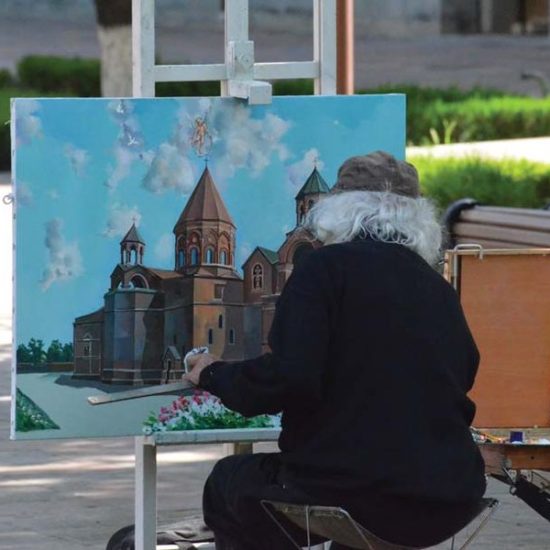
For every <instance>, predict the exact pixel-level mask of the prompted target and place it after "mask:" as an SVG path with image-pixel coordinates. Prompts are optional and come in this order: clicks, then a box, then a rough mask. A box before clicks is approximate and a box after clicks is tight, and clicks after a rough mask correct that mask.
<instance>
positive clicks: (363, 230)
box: [305, 191, 442, 265]
mask: <svg viewBox="0 0 550 550" xmlns="http://www.w3.org/2000/svg"><path fill="white" fill-rule="evenodd" d="M305 226H306V227H307V229H309V231H311V233H313V235H314V236H315V237H316V238H317V239H318V240H320V241H321V242H322V243H323V244H335V243H342V242H347V241H351V240H353V239H354V238H355V237H366V236H368V237H370V238H372V239H374V240H377V241H382V242H387V243H398V244H401V245H403V246H406V247H407V248H410V249H411V250H413V251H414V252H416V253H417V254H419V255H420V256H421V257H422V258H424V260H426V261H427V262H428V263H429V264H430V265H434V264H435V263H436V262H437V260H438V259H439V253H440V249H441V241H442V228H441V226H440V224H439V223H438V221H437V215H436V210H435V207H434V206H433V205H432V203H431V202H429V201H428V200H427V199H424V198H422V197H419V198H412V197H405V196H403V195H397V194H396V193H389V192H387V191H346V192H344V193H337V194H333V195H327V196H325V197H323V198H322V199H321V200H319V202H317V204H315V205H314V206H313V208H312V209H311V210H310V211H309V212H308V215H307V218H306V222H305Z"/></svg>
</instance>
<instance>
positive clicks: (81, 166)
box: [64, 144, 90, 178]
mask: <svg viewBox="0 0 550 550" xmlns="http://www.w3.org/2000/svg"><path fill="white" fill-rule="evenodd" d="M64 153H65V157H66V158H67V160H68V161H69V164H70V165H71V168H72V170H73V172H74V173H75V175H76V176H78V177H79V178H80V177H82V176H83V175H84V171H85V168H86V165H87V164H88V162H89V160H90V155H89V154H88V152H87V151H85V150H84V149H78V148H76V147H75V146H74V145H71V144H68V145H66V146H65V149H64Z"/></svg>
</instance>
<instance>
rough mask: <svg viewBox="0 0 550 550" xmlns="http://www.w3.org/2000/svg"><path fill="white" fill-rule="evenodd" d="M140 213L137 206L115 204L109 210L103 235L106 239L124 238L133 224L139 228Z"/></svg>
mask: <svg viewBox="0 0 550 550" xmlns="http://www.w3.org/2000/svg"><path fill="white" fill-rule="evenodd" d="M140 222H141V213H140V211H139V209H138V207H137V206H128V205H125V204H121V203H118V202H115V203H113V204H112V205H111V207H110V209H109V214H108V217H107V223H106V226H105V229H104V230H103V233H102V234H103V235H104V236H105V237H108V238H110V239H111V238H113V237H124V235H126V233H128V231H129V230H130V227H132V224H133V223H135V224H136V227H139V224H140Z"/></svg>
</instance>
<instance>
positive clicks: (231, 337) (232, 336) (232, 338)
mask: <svg viewBox="0 0 550 550" xmlns="http://www.w3.org/2000/svg"><path fill="white" fill-rule="evenodd" d="M229 343H230V344H232V345H233V344H234V343H235V330H234V329H230V330H229Z"/></svg>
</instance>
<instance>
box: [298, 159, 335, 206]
mask: <svg viewBox="0 0 550 550" xmlns="http://www.w3.org/2000/svg"><path fill="white" fill-rule="evenodd" d="M329 191H330V187H329V186H328V185H327V182H326V181H325V180H324V179H323V176H321V174H320V173H319V170H317V166H316V167H315V168H314V169H313V171H312V172H311V174H310V176H309V178H307V180H306V182H305V183H304V185H303V186H302V188H301V189H300V191H299V192H298V194H297V195H296V199H297V200H298V199H301V198H303V197H305V196H306V195H315V194H318V193H328V192H329Z"/></svg>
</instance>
